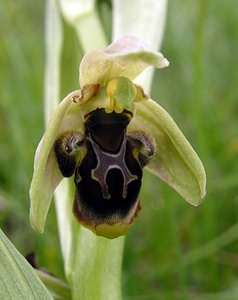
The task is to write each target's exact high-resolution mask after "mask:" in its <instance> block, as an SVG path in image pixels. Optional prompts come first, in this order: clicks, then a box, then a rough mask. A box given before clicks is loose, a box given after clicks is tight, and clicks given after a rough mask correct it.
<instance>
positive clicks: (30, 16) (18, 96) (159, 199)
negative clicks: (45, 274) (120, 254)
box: [0, 0, 238, 300]
mask: <svg viewBox="0 0 238 300" xmlns="http://www.w3.org/2000/svg"><path fill="white" fill-rule="evenodd" d="M98 5H99V11H100V15H101V17H102V19H103V20H104V22H103V24H104V26H105V30H106V32H107V35H108V38H110V32H111V29H110V24H111V22H110V20H111V6H110V2H109V1H98ZM44 6H45V3H44V1H27V0H21V1H10V0H5V1H3V0H1V1H0V28H1V29H0V30H1V37H0V82H1V89H0V95H1V98H0V227H1V228H2V229H3V230H4V232H5V233H6V234H7V235H8V237H9V238H10V239H11V241H12V242H13V243H14V244H15V245H16V247H17V248H18V250H19V251H20V252H21V253H22V254H24V255H25V254H27V253H29V252H31V251H35V252H36V254H37V257H38V260H39V262H40V264H41V266H43V267H45V268H47V269H49V270H50V271H51V272H53V273H55V274H56V275H58V276H59V277H61V278H64V274H63V266H62V257H61V253H60V247H59V241H58V234H57V226H56V217H55V213H54V207H53V206H52V207H51V210H50V215H49V218H48V220H47V226H46V229H45V233H44V234H43V235H40V234H37V233H35V232H33V230H32V229H31V227H30V224H29V219H28V210H29V196H28V190H29V185H30V181H31V176H32V165H33V158H34V151H35V149H36V146H37V144H38V142H39V140H40V138H41V136H42V133H43V132H44V125H43V83H44V9H45V7H44ZM135 11H136V8H135ZM64 34H65V37H64V39H65V46H64V49H63V57H62V68H63V70H64V72H63V75H62V89H61V93H62V97H63V96H64V95H66V94H67V93H68V92H70V91H71V90H73V89H78V87H79V86H78V65H79V61H80V59H81V57H82V51H81V50H79V49H80V45H79V42H78V40H77V37H76V35H75V33H74V31H73V30H72V28H70V27H69V26H68V25H67V24H64ZM162 52H163V53H164V54H165V56H166V57H167V58H168V59H169V60H170V62H171V65H170V67H169V68H167V69H165V70H162V71H156V73H155V77H154V82H153V89H152V98H153V99H156V100H157V101H158V102H159V103H160V104H161V105H162V106H163V107H164V108H165V109H166V110H167V111H168V112H169V113H170V114H171V115H172V116H173V118H174V119H175V121H176V122H177V124H178V125H179V127H180V128H181V129H182V131H183V132H184V134H185V135H186V137H187V138H188V140H189V141H190V142H191V144H192V145H193V146H194V148H195V149H196V151H197V152H198V154H199V156H200V157H201V159H202V161H203V163H204V165H205V168H206V172H207V177H208V185H207V197H206V200H205V202H204V203H203V204H202V205H201V206H200V207H197V208H195V207H192V206H190V205H189V204H187V203H185V202H184V201H183V199H182V198H181V197H180V196H179V195H178V194H176V192H174V191H173V190H171V189H170V188H169V187H167V186H166V184H164V183H162V182H161V181H160V180H159V179H158V178H156V177H154V176H152V175H150V174H149V173H147V172H145V176H144V184H143V189H142V193H141V199H142V207H143V209H142V212H141V214H140V217H139V218H138V220H137V221H136V223H135V225H134V226H133V227H132V229H131V230H130V232H129V234H128V236H127V240H126V246H125V255H124V264H123V294H124V295H125V299H138V300H140V299H141V300H154V299H163V300H164V299H168V300H173V299H175V300H178V299H182V300H184V299H185V300H186V299H203V300H204V299H214V300H215V299H216V300H217V299H224V300H231V299H238V159H237V157H238V134H237V133H238V117H237V116H238V101H237V95H238V84H237V81H238V67H237V59H236V56H237V54H238V4H237V1H235V0H234V1H233V0H229V1H224V0H216V1H208V0H206V1H205V0H201V1H190V0H179V1H170V2H169V7H168V17H167V26H166V31H165V36H164V43H163V46H162Z"/></svg>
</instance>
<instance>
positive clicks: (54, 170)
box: [30, 91, 82, 232]
mask: <svg viewBox="0 0 238 300" xmlns="http://www.w3.org/2000/svg"><path fill="white" fill-rule="evenodd" d="M75 97H78V98H80V97H81V92H80V91H75V92H72V93H71V94H69V95H68V96H67V97H66V98H65V99H64V100H63V101H62V102H61V103H60V104H59V105H58V107H57V109H56V110H55V112H54V113H53V116H52V118H51V121H50V123H49V126H48V128H47V130H46V132H45V134H44V136H43V138H42V140H41V142H40V144H39V146H38V148H37V151H36V158H35V164H34V173H33V178H32V182H31V188H30V199H31V206H30V220H31V225H32V227H33V228H34V229H35V230H36V231H39V232H43V231H44V224H45V220H46V217H47V214H48V210H49V207H50V203H51V199H52V195H53V192H54V190H55V188H56V187H57V185H58V184H59V183H60V181H61V180H62V178H63V177H62V175H61V173H60V171H59V168H58V164H57V161H56V158H55V154H54V151H53V149H52V147H53V145H54V142H55V140H56V138H57V136H58V135H59V134H60V133H62V132H65V131H67V130H73V129H75V128H77V129H78V130H80V129H81V128H82V117H81V113H80V107H79V104H78V103H74V102H75V99H76V98H75Z"/></svg>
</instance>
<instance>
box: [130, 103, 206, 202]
mask: <svg viewBox="0 0 238 300" xmlns="http://www.w3.org/2000/svg"><path fill="white" fill-rule="evenodd" d="M129 130H143V131H145V132H147V133H148V134H149V135H150V136H152V137H153V138H154V139H155V142H156V145H157V150H156V154H155V156H154V157H153V159H152V160H151V162H150V163H149V165H148V166H147V168H148V169H149V170H150V171H151V172H152V173H154V174H155V175H157V176H159V177H160V178H161V179H162V180H164V181H165V182H167V183H168V184H169V185H170V186H171V187H172V188H174V189H175V190H176V191H177V192H178V193H179V194H180V195H181V196H182V197H183V198H184V199H185V200H186V201H188V202H189V203H191V204H192V205H195V206H196V205H199V204H200V203H201V201H202V199H203V198H204V197H205V194H206V174H205V170H204V167H203V165H202V162H201V161H200V159H199V157H198V155H197V154H196V152H195V151H194V150H193V148H192V146H191V145H190V144H189V142H188V141H187V139H186V138H185V136H184V135H183V134H182V132H181V131H180V129H179V128H178V126H177V125H176V124H175V122H174V121H173V119H172V118H171V116H170V115H169V114H168V113H167V112H166V111H165V110H164V109H163V108H162V107H161V106H160V105H159V104H157V103H156V102H155V101H153V100H148V101H145V102H142V103H138V104H137V105H136V116H135V117H134V118H133V120H132V122H131V125H130V126H129Z"/></svg>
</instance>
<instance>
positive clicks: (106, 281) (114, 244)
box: [72, 227, 124, 300]
mask: <svg viewBox="0 0 238 300" xmlns="http://www.w3.org/2000/svg"><path fill="white" fill-rule="evenodd" d="M123 246H124V237H120V238H117V239H115V240H108V239H105V238H103V237H97V236H95V235H94V234H93V233H91V232H90V231H89V230H87V229H84V228H83V227H81V228H80V233H79V235H78V243H77V252H78V255H75V265H76V266H77V268H76V269H75V273H74V276H73V281H72V296H73V299H82V300H91V299H97V300H120V299H121V264H122V257H123Z"/></svg>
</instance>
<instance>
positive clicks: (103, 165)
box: [89, 135, 138, 199]
mask: <svg viewBox="0 0 238 300" xmlns="http://www.w3.org/2000/svg"><path fill="white" fill-rule="evenodd" d="M89 141H90V142H91V144H92V147H93V150H94V152H95V154H96V157H97V161H98V163H97V166H96V168H95V169H93V170H91V176H92V178H93V179H95V180H97V181H98V182H99V183H100V185H101V188H102V194H103V198H105V199H110V198H111V195H110V194H109V191H108V185H107V182H106V179H107V174H108V172H109V171H110V170H112V169H118V170H120V171H121V173H122V176H123V192H122V197H123V198H124V199H125V198H126V194H127V186H128V184H129V183H130V182H131V181H133V180H136V179H138V177H137V175H133V174H131V172H130V170H129V169H128V167H127V165H126V162H125V154H126V135H124V138H123V141H122V144H121V147H120V150H119V151H118V153H116V154H114V153H108V152H105V151H103V150H102V149H101V148H100V146H99V145H97V143H95V142H94V141H93V139H92V138H91V136H90V137H89Z"/></svg>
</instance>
